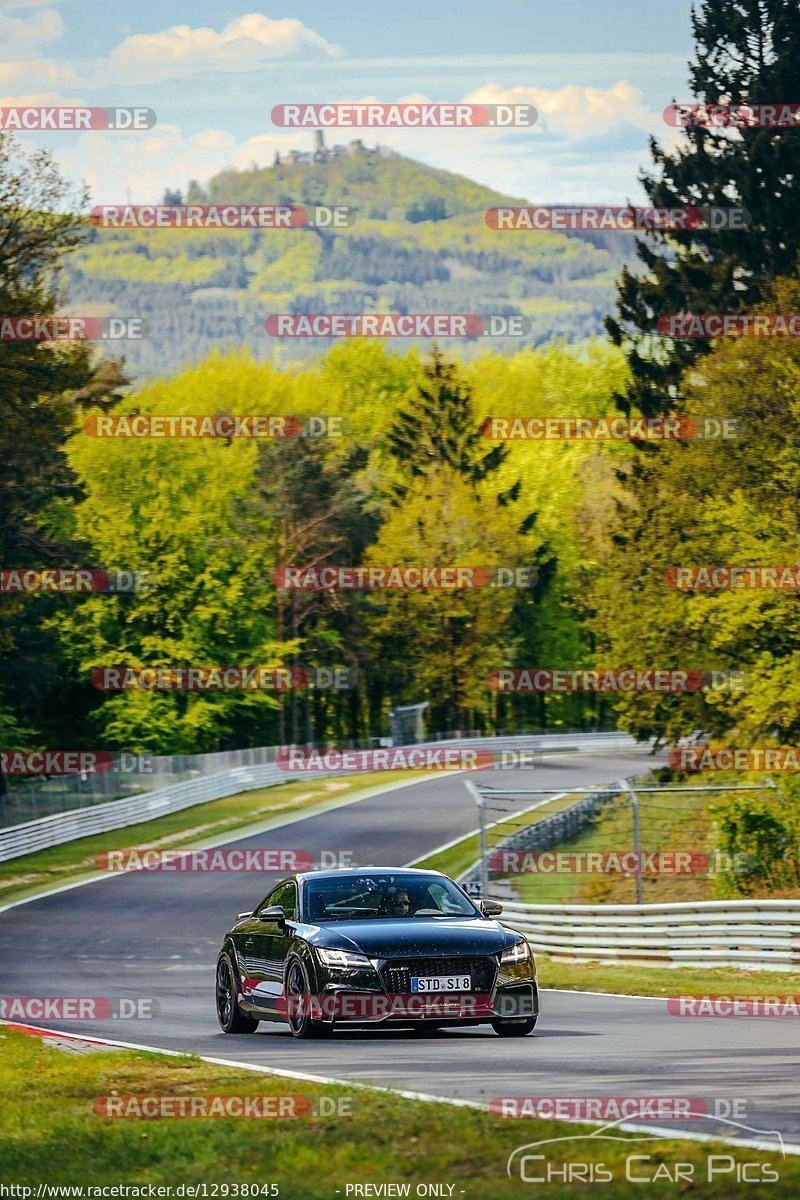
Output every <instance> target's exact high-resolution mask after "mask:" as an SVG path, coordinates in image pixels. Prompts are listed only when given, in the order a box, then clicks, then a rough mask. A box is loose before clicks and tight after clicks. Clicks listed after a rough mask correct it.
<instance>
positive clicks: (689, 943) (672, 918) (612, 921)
mask: <svg viewBox="0 0 800 1200" xmlns="http://www.w3.org/2000/svg"><path fill="white" fill-rule="evenodd" d="M503 921H504V923H505V922H506V921H507V922H508V924H509V925H510V926H511V927H512V928H514V929H518V930H519V931H520V932H521V933H524V934H525V935H526V937H527V938H528V941H529V942H530V944H531V947H532V949H533V950H534V951H538V952H539V953H540V954H547V955H548V956H550V957H552V958H557V959H559V960H560V961H564V960H569V959H573V960H576V961H584V962H585V961H587V960H592V959H594V960H602V961H612V962H625V963H638V964H640V965H644V966H646V965H652V966H686V965H691V964H693V963H696V964H702V965H704V966H709V965H714V966H718V967H739V968H741V969H743V970H759V971H763V970H776V971H788V970H791V969H792V968H796V967H797V966H798V964H800V900H704V901H698V902H697V903H694V904H692V903H684V902H675V903H671V904H643V905H638V904H602V905H590V904H563V905H558V906H557V907H556V906H553V905H549V904H513V903H510V904H504V906H503Z"/></svg>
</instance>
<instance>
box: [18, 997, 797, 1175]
mask: <svg viewBox="0 0 800 1200" xmlns="http://www.w3.org/2000/svg"><path fill="white" fill-rule="evenodd" d="M0 1025H8V1026H9V1027H10V1028H12V1029H13V1028H17V1029H28V1030H32V1031H34V1032H36V1033H43V1034H45V1035H46V1036H48V1037H57V1038H73V1039H75V1040H76V1041H82V1042H92V1043H94V1044H96V1045H103V1046H118V1047H120V1049H122V1050H144V1051H145V1052H147V1053H151V1054H166V1055H168V1056H169V1057H170V1058H199V1059H200V1061H201V1062H207V1063H210V1064H211V1065H212V1066H217V1067H235V1068H236V1069H237V1070H241V1071H254V1072H255V1073H256V1074H259V1075H275V1076H277V1077H278V1078H281V1079H299V1080H302V1081H303V1082H304V1083H321V1084H324V1085H326V1086H329V1087H343V1088H356V1089H357V1090H358V1091H365V1092H382V1093H384V1094H385V1095H390V1096H400V1097H401V1098H402V1099H403V1100H417V1101H421V1102H422V1103H423V1104H448V1105H450V1107H451V1108H474V1109H477V1110H478V1111H479V1112H489V1111H490V1108H489V1105H488V1104H481V1102H480V1101H479V1100H462V1099H459V1098H457V1097H455V1096H434V1095H431V1093H430V1092H412V1091H409V1090H407V1089H405V1088H393V1087H385V1086H383V1085H381V1084H377V1083H361V1082H359V1081H357V1080H354V1079H339V1078H337V1077H335V1076H331V1075H314V1074H312V1073H311V1072H309V1071H290V1070H288V1069H286V1068H283V1067H263V1066H259V1065H258V1064H257V1063H242V1062H237V1061H236V1060H235V1059H232V1058H217V1057H216V1056H214V1055H210V1054H192V1053H191V1052H188V1051H184V1050H163V1049H162V1048H161V1047H160V1046H147V1045H141V1044H140V1043H138V1042H120V1041H116V1040H114V1039H112V1038H98V1037H91V1036H89V1035H83V1034H79V1033H62V1032H61V1031H60V1030H58V1029H48V1028H45V1027H44V1026H39V1025H21V1024H20V1023H19V1022H15V1021H0ZM712 1119H713V1118H712ZM563 1123H564V1124H565V1125H591V1126H593V1127H595V1128H598V1129H603V1128H605V1127H606V1126H607V1125H608V1121H566V1120H565V1121H564V1122H563ZM615 1128H617V1129H623V1130H625V1132H626V1133H655V1134H657V1135H658V1136H659V1137H663V1138H665V1139H667V1140H671V1141H683V1142H720V1143H722V1144H723V1145H726V1146H744V1147H747V1148H748V1149H752V1150H775V1149H776V1146H775V1144H774V1143H773V1142H765V1141H762V1140H761V1139H759V1138H726V1137H723V1136H721V1135H717V1134H713V1133H687V1132H686V1131H685V1130H679V1129H665V1128H663V1127H661V1126H658V1125H639V1124H634V1123H630V1124H629V1123H628V1122H625V1124H621V1125H617V1126H615ZM783 1150H784V1153H786V1154H798V1155H800V1144H798V1145H792V1144H789V1143H786V1142H784V1143H783Z"/></svg>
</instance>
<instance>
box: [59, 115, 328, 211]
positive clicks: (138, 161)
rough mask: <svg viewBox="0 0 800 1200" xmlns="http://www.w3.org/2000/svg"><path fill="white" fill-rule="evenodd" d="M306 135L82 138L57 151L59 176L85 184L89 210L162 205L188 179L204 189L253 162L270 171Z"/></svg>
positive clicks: (164, 132) (162, 129)
mask: <svg viewBox="0 0 800 1200" xmlns="http://www.w3.org/2000/svg"><path fill="white" fill-rule="evenodd" d="M309 145H310V139H309V134H308V131H302V132H300V131H298V132H292V133H290V134H278V135H277V136H274V137H273V136H271V135H268V134H263V135H259V136H257V137H253V138H249V139H248V140H246V141H244V142H237V140H236V138H235V137H234V136H233V134H230V133H225V132H224V131H222V130H219V129H204V130H202V131H201V132H200V133H196V134H193V135H192V136H190V137H186V136H184V135H183V134H182V133H181V131H180V129H178V128H177V127H176V126H174V125H159V126H158V127H157V128H156V129H153V130H150V131H149V132H143V131H142V132H136V131H132V132H130V133H128V134H122V135H121V134H119V133H117V134H114V136H113V137H112V136H109V135H108V134H104V133H100V132H97V133H85V134H81V135H80V137H79V140H78V142H77V143H76V144H74V145H72V146H70V147H69V148H68V149H65V150H59V149H56V152H55V153H56V157H57V159H58V162H59V164H60V165H61V168H62V170H63V171H65V172H66V173H68V174H69V176H70V178H71V179H72V180H73V181H75V182H82V181H85V182H86V183H87V185H88V187H89V191H90V193H91V198H92V203H93V204H113V203H116V202H117V201H125V200H127V198H128V192H129V191H130V194H131V199H132V200H133V202H134V203H143V202H144V203H151V202H155V201H160V200H161V197H162V195H163V193H164V189H165V187H172V188H175V187H179V188H184V187H185V186H186V184H187V183H188V182H189V180H190V179H197V180H199V181H200V182H201V183H205V182H206V181H207V180H208V179H210V178H211V176H212V175H216V174H217V173H218V172H219V171H222V170H224V169H225V168H226V167H237V168H239V169H240V170H246V169H247V168H248V167H250V166H251V165H252V164H253V163H254V162H255V163H256V164H257V165H259V166H271V164H272V161H273V158H274V155H275V151H276V150H280V151H281V153H284V152H285V151H287V150H291V149H308V148H309Z"/></svg>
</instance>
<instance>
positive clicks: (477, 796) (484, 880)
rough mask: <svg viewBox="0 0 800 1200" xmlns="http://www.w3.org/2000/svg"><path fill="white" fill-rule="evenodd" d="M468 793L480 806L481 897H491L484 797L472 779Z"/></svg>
mask: <svg viewBox="0 0 800 1200" xmlns="http://www.w3.org/2000/svg"><path fill="white" fill-rule="evenodd" d="M467 791H468V792H469V793H470V794H471V795H472V797H473V799H474V801H475V803H476V804H477V806H478V828H479V830H480V839H481V896H483V897H488V895H489V858H488V855H487V853H486V815H485V811H484V806H483V796H482V795H481V791H480V788H478V787H476V786H475V784H474V783H473V782H472V780H471V779H468V780H467Z"/></svg>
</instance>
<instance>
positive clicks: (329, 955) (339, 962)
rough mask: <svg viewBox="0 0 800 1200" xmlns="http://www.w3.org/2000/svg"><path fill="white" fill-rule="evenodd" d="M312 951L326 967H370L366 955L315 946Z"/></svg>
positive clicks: (370, 964)
mask: <svg viewBox="0 0 800 1200" xmlns="http://www.w3.org/2000/svg"><path fill="white" fill-rule="evenodd" d="M314 949H315V950H316V952H317V954H318V955H319V957H320V961H321V962H323V963H324V964H325V966H326V967H371V966H372V963H371V962H370V960H369V959H368V958H367V956H366V954H358V953H356V951H354V950H325V949H323V948H322V946H315V947H314Z"/></svg>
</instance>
